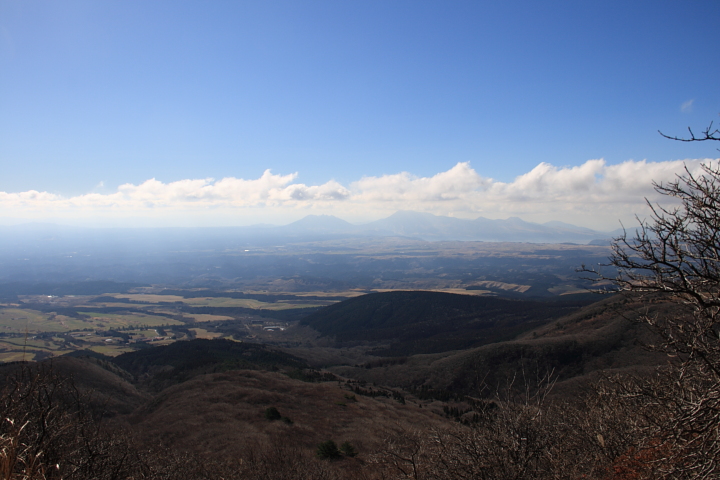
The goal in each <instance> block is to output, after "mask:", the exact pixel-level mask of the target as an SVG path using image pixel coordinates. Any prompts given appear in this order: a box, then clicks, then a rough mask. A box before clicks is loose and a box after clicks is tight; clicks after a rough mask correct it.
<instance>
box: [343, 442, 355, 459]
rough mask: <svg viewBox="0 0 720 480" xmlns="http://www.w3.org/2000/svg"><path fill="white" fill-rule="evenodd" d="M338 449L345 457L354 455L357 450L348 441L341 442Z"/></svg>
mask: <svg viewBox="0 0 720 480" xmlns="http://www.w3.org/2000/svg"><path fill="white" fill-rule="evenodd" d="M340 451H341V452H342V454H343V455H345V456H346V457H354V456H355V455H357V450H355V447H353V446H352V444H351V443H350V442H343V443H342V444H341V445H340Z"/></svg>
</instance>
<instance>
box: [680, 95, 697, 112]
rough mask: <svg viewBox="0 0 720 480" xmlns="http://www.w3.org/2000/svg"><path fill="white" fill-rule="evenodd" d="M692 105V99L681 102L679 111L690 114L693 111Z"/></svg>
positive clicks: (693, 101)
mask: <svg viewBox="0 0 720 480" xmlns="http://www.w3.org/2000/svg"><path fill="white" fill-rule="evenodd" d="M693 103H695V99H694V98H692V99H690V100H688V101H687V102H683V104H682V105H680V111H681V112H683V113H690V112H692V109H693Z"/></svg>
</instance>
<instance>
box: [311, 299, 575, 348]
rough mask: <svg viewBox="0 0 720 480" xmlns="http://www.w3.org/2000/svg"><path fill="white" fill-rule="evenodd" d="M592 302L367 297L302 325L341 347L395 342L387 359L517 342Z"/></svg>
mask: <svg viewBox="0 0 720 480" xmlns="http://www.w3.org/2000/svg"><path fill="white" fill-rule="evenodd" d="M587 303H589V302H588V301H582V300H577V301H573V300H565V301H547V302H546V301H527V300H511V299H504V298H497V297H486V296H473V295H457V294H451V293H442V292H422V291H400V292H385V293H374V294H369V295H364V296H361V297H356V298H352V299H349V300H345V301H343V302H340V303H338V304H335V305H331V306H329V307H326V308H324V309H322V310H320V311H318V312H316V313H314V314H311V315H309V316H308V317H306V318H305V319H303V320H302V321H301V323H302V324H303V325H308V326H310V327H312V328H314V329H315V330H317V331H318V332H320V333H321V334H322V335H324V336H332V337H334V338H335V339H336V340H337V341H338V342H339V343H341V344H348V343H352V342H380V343H385V344H387V343H388V342H389V343H390V347H389V348H384V349H381V350H378V351H377V352H376V353H378V354H381V355H412V354H417V353H434V352H442V351H448V350H457V349H464V348H472V347H477V346H480V345H484V344H488V343H494V342H499V341H504V340H509V339H512V338H515V337H516V336H517V335H519V334H520V333H522V332H525V331H527V330H530V329H533V328H537V327H538V326H540V325H542V324H544V323H547V322H549V321H551V320H553V319H555V318H559V317H561V316H563V315H566V314H568V313H570V312H572V311H574V310H576V309H578V308H580V307H581V306H583V305H586V304H587Z"/></svg>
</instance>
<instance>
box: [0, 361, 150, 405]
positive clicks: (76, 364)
mask: <svg viewBox="0 0 720 480" xmlns="http://www.w3.org/2000/svg"><path fill="white" fill-rule="evenodd" d="M42 364H43V365H44V366H45V367H48V368H51V369H52V370H54V371H55V372H56V373H58V374H60V375H62V376H63V377H65V378H71V379H72V381H73V384H74V385H75V387H77V389H78V390H79V391H80V393H81V394H83V396H84V397H85V398H87V401H88V402H89V406H90V407H91V408H92V409H93V410H94V411H96V412H97V413H98V414H101V415H103V416H115V415H119V414H128V413H131V412H133V411H134V410H135V409H136V408H138V407H140V406H142V405H144V404H145V403H147V402H148V401H149V400H150V397H149V396H148V395H147V394H145V393H142V392H140V391H138V390H137V389H136V388H135V386H134V385H132V384H131V383H129V382H128V381H127V380H126V379H125V378H123V377H122V376H120V375H118V374H121V375H122V374H123V373H125V376H127V373H126V372H122V371H121V370H120V369H119V368H118V367H117V366H116V365H114V364H111V363H108V362H104V361H102V360H96V359H93V358H88V357H83V358H73V357H57V358H53V359H49V360H45V361H44V362H42ZM26 365H29V366H32V365H35V364H34V363H28V364H25V363H14V364H4V365H0V383H1V384H3V385H4V384H5V382H6V381H7V379H8V378H10V377H12V376H13V375H15V374H16V373H17V372H18V371H19V370H20V368H22V367H23V366H26ZM38 365H39V364H38Z"/></svg>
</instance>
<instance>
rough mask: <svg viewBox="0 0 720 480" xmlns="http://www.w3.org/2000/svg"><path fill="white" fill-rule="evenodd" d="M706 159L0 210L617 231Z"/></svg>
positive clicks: (194, 186)
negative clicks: (449, 218)
mask: <svg viewBox="0 0 720 480" xmlns="http://www.w3.org/2000/svg"><path fill="white" fill-rule="evenodd" d="M703 161H704V162H709V161H711V160H684V161H681V160H677V161H668V162H647V161H644V160H642V161H633V160H629V161H627V162H624V163H621V164H617V165H607V163H606V162H605V161H604V160H602V159H596V160H588V161H586V162H585V163H583V164H582V165H579V166H573V167H557V166H554V165H551V164H548V163H541V164H539V165H538V166H536V167H535V168H533V169H532V170H531V171H529V172H527V173H525V174H523V175H520V176H518V177H517V178H516V179H515V180H513V181H512V182H508V183H504V182H498V181H494V180H492V179H490V178H486V177H483V176H481V175H480V174H478V173H477V172H476V171H475V170H474V169H473V168H472V167H471V166H470V164H469V163H467V162H466V163H458V164H457V165H455V166H454V167H452V168H451V169H449V170H447V171H445V172H440V173H438V174H436V175H433V176H431V177H417V176H415V175H412V174H411V173H409V172H401V173H397V174H392V175H383V176H379V177H363V178H361V179H359V180H357V181H356V182H353V183H351V184H350V185H349V186H348V187H345V186H343V185H341V184H339V183H338V182H336V181H333V180H331V181H329V182H326V183H324V184H322V185H305V184H302V183H293V182H294V180H295V178H297V174H296V173H293V174H288V175H277V174H273V173H272V172H270V170H266V171H265V172H264V173H263V174H262V176H261V177H260V178H257V179H252V180H247V179H241V178H234V177H227V178H223V179H220V180H214V179H212V178H205V179H187V180H180V181H176V182H170V183H163V182H161V181H159V180H156V179H154V178H153V179H150V180H147V181H145V182H143V183H141V184H139V185H134V184H124V185H121V186H120V187H118V189H117V191H115V192H112V193H108V194H102V193H96V192H94V193H88V194H85V195H79V196H75V197H62V196H59V195H56V194H52V193H48V192H38V191H34V190H31V191H27V192H19V193H7V192H0V211H2V212H3V216H4V217H6V218H15V219H41V218H42V219H45V220H47V219H54V220H65V221H68V220H73V219H75V220H77V221H80V220H81V219H86V220H88V219H93V220H98V219H103V220H105V221H106V223H110V224H141V223H142V224H147V223H148V221H149V219H151V220H152V221H151V222H150V223H151V224H162V225H180V224H182V225H187V224H193V223H195V224H202V225H212V224H216V225H227V224H246V223H253V222H256V221H258V220H260V221H266V222H267V221H271V220H273V221H274V222H275V223H278V222H279V223H282V222H283V220H284V221H291V220H294V219H297V218H299V217H300V216H303V215H306V214H309V213H326V214H334V215H337V216H340V217H342V218H345V219H348V220H351V221H352V220H361V219H363V220H370V219H373V218H380V217H383V216H385V215H388V214H390V213H392V212H394V211H396V210H417V211H424V212H430V213H435V214H441V215H454V216H458V217H466V218H475V217H477V216H485V217H489V218H506V217H508V216H520V217H522V218H523V219H525V220H529V221H538V222H544V221H549V220H563V221H566V222H570V223H576V224H578V225H584V226H589V227H592V228H605V229H614V228H617V227H618V226H619V223H618V221H619V220H621V221H623V222H625V223H626V224H632V223H634V215H636V214H638V215H641V216H642V215H646V214H647V207H646V205H645V203H644V198H648V199H650V200H651V201H658V200H662V201H667V199H664V198H661V197H660V196H659V195H658V194H657V193H656V192H655V191H654V190H653V186H652V182H653V181H657V182H667V181H670V180H673V179H675V178H676V175H678V174H682V173H683V171H684V170H683V169H684V168H685V167H687V168H688V169H689V170H690V171H691V172H694V173H696V172H699V169H700V164H701V163H702V162H703ZM143 219H144V220H143ZM153 222H156V223H153ZM157 222H159V223H157Z"/></svg>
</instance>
